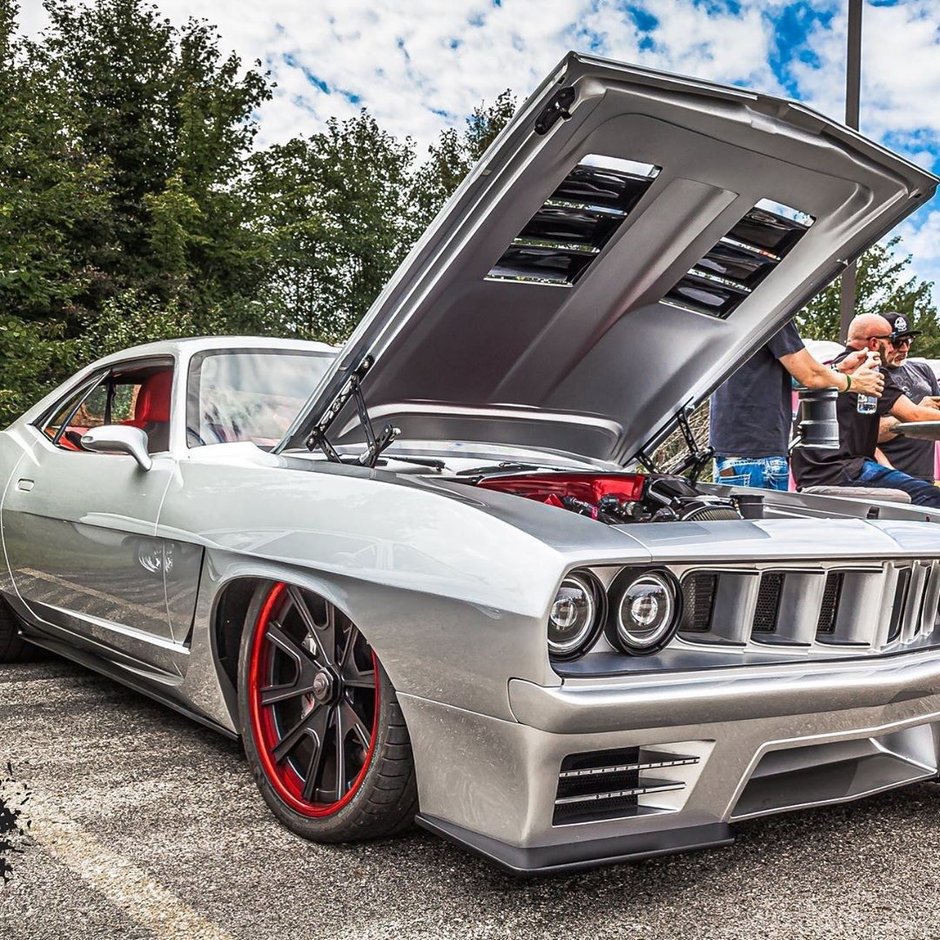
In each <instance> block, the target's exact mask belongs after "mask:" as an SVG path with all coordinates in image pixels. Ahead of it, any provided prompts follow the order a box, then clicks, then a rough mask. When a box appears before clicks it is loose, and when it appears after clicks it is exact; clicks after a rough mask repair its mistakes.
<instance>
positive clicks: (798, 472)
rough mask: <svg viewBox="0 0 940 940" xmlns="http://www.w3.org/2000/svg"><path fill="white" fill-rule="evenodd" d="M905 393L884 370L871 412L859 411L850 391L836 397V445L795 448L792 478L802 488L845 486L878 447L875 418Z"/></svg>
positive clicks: (889, 409)
mask: <svg viewBox="0 0 940 940" xmlns="http://www.w3.org/2000/svg"><path fill="white" fill-rule="evenodd" d="M851 352H854V350H852V349H845V350H844V351H843V352H841V353H840V354H839V355H838V356H837V357H836V359H835V361H836V362H839V361H840V360H842V359H844V358H845V357H846V356H847V355H848V354H849V353H851ZM903 394H904V392H902V391H901V389H900V388H898V386H897V385H895V384H894V382H893V381H892V379H891V372H890V371H887V370H886V371H885V390H884V393H883V394H882V396H881V398H879V399H878V403H877V405H876V406H875V412H874V414H870V415H862V414H859V413H858V395H856V394H854V393H852V392H850V393H848V394H842V395H839V397H838V398H837V399H836V415H837V416H838V419H839V447H838V449H833V450H825V449H823V448H821V447H795V448H794V449H793V453H792V454H791V455H790V467H791V469H792V470H793V477H794V479H795V480H796V484H797V486H798V487H800V488H801V489H802V488H803V487H806V486H847V485H849V484H850V483H851V481H852V480H854V479H855V478H856V477H857V476H858V475H859V473H860V472H861V469H862V464H863V463H864V462H865V461H866V460H867V459H874V457H875V448H876V447H877V446H878V419H879V418H881V417H882V416H883V415H886V414H889V413H890V411H891V409H892V408H893V407H894V404H895V402H896V401H897V400H898V399H899V398H900V397H901V396H902V395H903Z"/></svg>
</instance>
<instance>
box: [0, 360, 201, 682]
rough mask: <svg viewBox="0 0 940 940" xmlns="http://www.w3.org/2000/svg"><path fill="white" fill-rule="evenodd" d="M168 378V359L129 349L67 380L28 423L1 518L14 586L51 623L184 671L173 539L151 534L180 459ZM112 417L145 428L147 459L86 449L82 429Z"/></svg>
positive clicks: (98, 645)
mask: <svg viewBox="0 0 940 940" xmlns="http://www.w3.org/2000/svg"><path fill="white" fill-rule="evenodd" d="M172 380H173V361H172V360H171V359H159V360H148V361H143V362H141V361H136V362H135V361H129V362H127V363H122V364H119V365H116V366H113V367H111V368H110V369H109V370H107V371H106V372H105V373H104V374H99V375H98V376H96V377H95V378H94V379H93V380H92V381H91V382H86V383H85V385H84V386H80V387H78V388H75V389H72V390H70V391H69V393H67V394H66V395H65V396H64V397H63V399H62V400H61V401H60V402H59V403H57V404H56V405H55V406H54V407H53V408H52V409H50V411H49V412H48V413H47V414H46V415H44V416H43V418H41V419H40V421H39V422H37V424H36V425H35V426H33V427H31V428H29V429H27V430H28V432H29V446H28V447H27V449H26V452H25V453H24V456H23V458H22V459H21V460H20V462H19V463H18V465H17V467H16V469H15V471H14V473H13V476H12V478H11V480H10V482H9V485H8V487H7V491H6V494H5V496H4V501H3V506H2V522H3V534H4V543H5V547H6V552H7V559H8V562H9V566H10V573H11V577H12V579H13V584H14V587H15V590H16V592H17V593H18V594H19V596H20V597H21V598H22V600H23V601H24V603H25V604H26V605H27V606H28V607H29V609H30V611H31V612H32V613H33V615H34V616H35V617H36V618H38V619H39V620H40V621H41V622H42V623H41V625H44V628H45V629H47V630H48V631H49V632H50V634H52V635H53V636H55V635H59V637H60V638H63V639H66V640H67V641H69V642H71V643H73V644H76V643H77V645H79V646H84V647H86V648H87V649H88V650H89V651H92V652H96V653H98V654H102V653H103V654H105V655H109V654H110V655H114V654H119V655H121V656H124V657H127V658H129V659H130V660H132V661H136V662H139V663H142V664H146V665H149V666H153V667H156V668H157V669H161V670H165V671H168V672H171V673H174V674H177V673H179V662H180V658H181V655H182V654H183V652H184V650H183V645H182V644H183V641H184V639H185V638H184V637H180V636H176V635H175V634H174V630H173V627H172V625H171V618H170V616H169V614H168V609H167V595H166V584H165V579H164V569H165V567H166V565H165V559H166V558H167V557H168V555H169V554H172V548H168V546H167V543H166V541H165V540H162V539H158V538H156V537H155V534H154V533H155V528H156V520H157V515H158V512H159V508H160V503H161V500H162V498H163V494H164V493H165V491H166V488H167V485H168V483H169V481H170V479H171V478H172V476H173V473H174V471H175V468H176V461H175V459H174V458H173V456H172V455H171V453H170V452H169V449H168V441H169V418H170V398H171V392H172ZM104 424H125V425H131V426H136V427H140V428H141V429H142V430H144V431H145V433H146V434H147V435H148V439H149V445H150V446H149V450H150V452H151V456H152V460H153V464H152V466H151V468H150V469H149V470H147V471H145V470H143V469H142V468H141V467H140V466H139V465H138V463H137V461H136V460H135V459H134V458H133V457H131V456H129V455H126V454H101V453H91V452H88V451H86V450H84V449H83V448H82V445H81V435H82V434H83V433H84V432H85V431H86V430H88V429H90V428H92V427H99V426H101V425H104ZM177 630H178V631H179V625H177Z"/></svg>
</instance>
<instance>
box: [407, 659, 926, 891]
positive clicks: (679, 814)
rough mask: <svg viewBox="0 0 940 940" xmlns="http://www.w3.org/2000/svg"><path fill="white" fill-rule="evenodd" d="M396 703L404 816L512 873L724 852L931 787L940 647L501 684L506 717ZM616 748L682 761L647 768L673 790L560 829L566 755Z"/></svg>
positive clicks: (411, 702) (423, 702) (421, 701)
mask: <svg viewBox="0 0 940 940" xmlns="http://www.w3.org/2000/svg"><path fill="white" fill-rule="evenodd" d="M400 698H401V701H402V706H403V708H404V710H405V715H406V720H407V721H408V725H409V730H410V732H411V738H412V742H413V745H414V749H415V759H416V762H417V765H418V781H419V793H420V805H421V816H420V817H419V821H420V822H421V823H422V824H423V825H425V826H426V827H427V828H429V829H432V830H433V831H435V832H437V833H439V834H440V835H443V836H445V837H446V838H449V839H451V840H453V841H457V842H459V843H461V844H463V845H465V846H467V847H468V848H471V849H473V850H474V851H477V852H479V853H481V854H483V855H485V856H487V857H488V858H490V859H491V860H492V861H495V862H496V863H498V864H500V865H502V866H503V867H504V868H508V869H510V870H512V871H516V872H521V873H538V872H550V871H559V870H566V869H571V868H582V867H588V866H591V865H596V864H604V863H609V862H617V861H628V860H631V859H637V858H646V857H649V856H650V855H657V854H663V853H667V852H677V851H685V850H689V849H693V848H702V847H707V846H711V845H721V844H727V843H728V842H730V841H731V839H732V833H731V828H730V827H731V825H732V824H733V823H734V822H736V821H739V820H742V819H747V818H751V817H754V816H759V815H764V814H766V813H774V812H784V811H788V810H794V809H799V808H803V807H809V806H819V805H825V804H829V803H839V802H845V801H848V800H853V799H857V798H860V797H862V796H866V795H868V794H871V793H876V792H879V791H881V790H886V789H890V788H893V787H898V786H903V785H905V784H908V783H914V782H916V781H919V780H925V779H930V778H932V777H935V776H936V775H937V769H938V756H940V650H928V651H922V652H910V653H903V654H898V655H894V656H887V657H879V658H870V659H867V660H859V661H851V662H843V663H838V664H834V663H832V662H831V661H829V662H817V663H802V664H792V663H791V664H787V665H785V666H766V667H763V666H760V667H737V668H730V669H719V670H709V671H707V672H697V673H685V674H670V675H662V674H659V675H655V674H650V675H646V676H636V677H632V678H630V679H624V678H622V677H620V678H617V679H610V680H594V681H591V680H586V679H582V680H577V681H570V680H569V681H566V682H565V683H564V684H563V685H561V686H557V687H551V688H548V687H542V686H538V685H535V684H534V683H531V682H527V681H523V680H518V679H514V680H512V681H510V683H509V698H510V703H511V707H512V712H513V715H514V716H515V718H516V722H512V721H504V720H499V719H494V718H490V717H487V716H483V715H479V714H476V713H472V712H467V711H463V710H461V709H456V708H452V707H450V706H446V705H442V704H440V703H436V702H431V701H429V700H426V699H418V698H415V697H413V696H400ZM629 749H634V751H635V752H636V753H639V754H641V755H643V757H642V760H643V761H648V760H649V758H650V756H651V755H652V756H653V757H656V756H663V755H664V754H665V755H667V756H668V755H670V754H672V753H678V754H686V755H688V754H694V755H697V758H696V759H695V761H694V766H690V767H684V768H682V769H681V770H678V771H669V770H666V771H657V773H663V774H665V775H666V776H670V774H671V778H672V779H673V781H674V785H673V786H672V787H671V788H669V792H667V793H664V794H656V793H654V794H651V795H649V796H640V797H639V798H638V799H639V801H640V803H641V804H642V805H641V807H640V808H639V809H637V810H635V811H634V812H633V814H632V815H626V816H623V817H621V818H613V817H612V818H597V819H591V818H586V817H582V818H579V819H578V820H577V821H575V822H563V823H559V821H558V818H557V812H556V811H557V806H556V800H557V799H558V798H559V793H560V792H561V791H560V790H559V773H560V772H561V771H562V766H563V761H565V758H570V756H571V755H581V754H587V753H593V752H600V753H604V752H610V753H612V754H615V755H618V758H617V759H619V760H623V759H624V758H623V757H622V755H623V754H624V753H627V751H628V750H629ZM566 766H567V765H566ZM641 783H642V776H641ZM654 789H655V788H654ZM644 801H645V802H644Z"/></svg>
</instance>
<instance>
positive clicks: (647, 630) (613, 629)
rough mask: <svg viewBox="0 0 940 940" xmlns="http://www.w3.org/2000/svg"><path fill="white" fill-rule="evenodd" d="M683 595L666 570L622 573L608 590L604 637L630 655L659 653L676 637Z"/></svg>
mask: <svg viewBox="0 0 940 940" xmlns="http://www.w3.org/2000/svg"><path fill="white" fill-rule="evenodd" d="M681 616H682V594H681V593H680V591H679V588H678V585H677V584H676V579H675V578H674V577H673V576H672V575H671V574H669V572H668V571H662V570H652V571H649V570H647V571H635V570H634V571H629V570H628V571H623V572H621V574H620V575H618V577H617V579H616V580H615V581H614V584H613V585H612V587H611V605H610V616H609V617H608V620H607V637H608V639H609V640H610V642H611V643H612V644H613V645H614V646H616V647H617V649H620V650H622V651H623V652H624V653H628V654H630V655H631V656H643V655H647V654H649V653H656V652H658V651H659V650H661V649H662V648H663V647H664V646H665V645H666V644H667V643H668V642H669V641H670V640H671V639H672V638H673V637H674V636H675V635H676V630H677V629H678V627H679V620H680V618H681Z"/></svg>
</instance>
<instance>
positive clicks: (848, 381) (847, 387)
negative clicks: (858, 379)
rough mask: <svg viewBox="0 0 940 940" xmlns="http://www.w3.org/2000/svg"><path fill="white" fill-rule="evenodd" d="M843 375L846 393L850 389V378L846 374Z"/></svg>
mask: <svg viewBox="0 0 940 940" xmlns="http://www.w3.org/2000/svg"><path fill="white" fill-rule="evenodd" d="M843 374H844V375H845V390H846V391H848V390H849V389H850V388H851V387H852V376H851V375H849V374H848V372H845V373H843Z"/></svg>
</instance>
